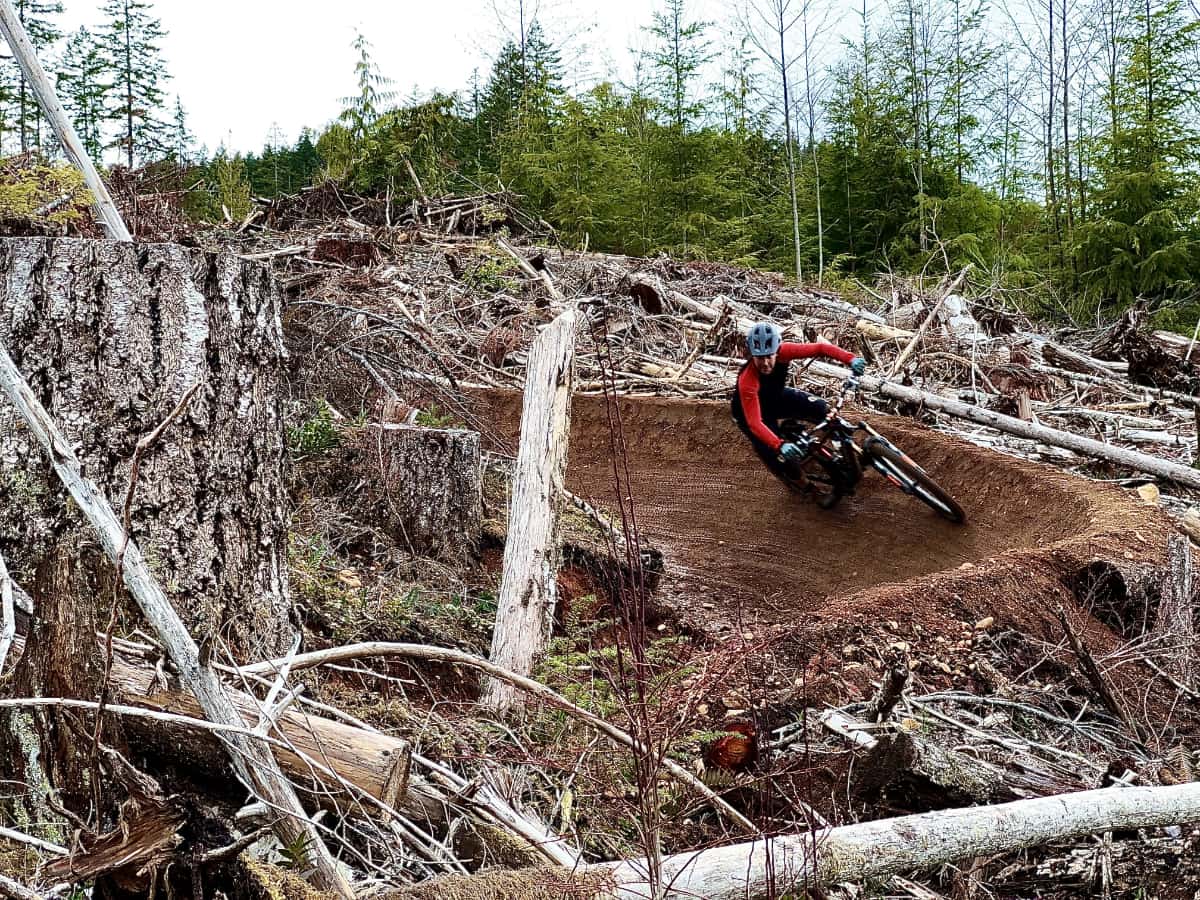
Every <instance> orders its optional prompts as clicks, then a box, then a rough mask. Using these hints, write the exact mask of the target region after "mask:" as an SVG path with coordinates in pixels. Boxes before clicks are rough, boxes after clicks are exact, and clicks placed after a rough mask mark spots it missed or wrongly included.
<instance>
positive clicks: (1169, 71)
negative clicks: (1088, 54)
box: [1077, 0, 1200, 305]
mask: <svg viewBox="0 0 1200 900" xmlns="http://www.w3.org/2000/svg"><path fill="white" fill-rule="evenodd" d="M1125 40H1126V41H1127V43H1128V58H1129V62H1128V65H1127V66H1126V68H1125V71H1124V73H1123V77H1122V80H1121V84H1120V87H1119V94H1118V109H1117V115H1116V117H1115V118H1116V121H1117V123H1118V124H1117V130H1116V131H1115V132H1114V133H1113V134H1111V135H1110V139H1109V143H1110V148H1111V149H1110V152H1109V154H1108V156H1109V162H1108V163H1107V164H1105V165H1103V166H1102V186H1101V188H1100V190H1099V192H1098V193H1097V194H1096V196H1095V199H1094V201H1093V202H1094V206H1095V207H1096V217H1095V219H1094V220H1092V221H1091V222H1088V223H1087V224H1085V225H1084V226H1083V227H1082V228H1081V229H1080V236H1079V246H1078V251H1077V257H1078V259H1079V262H1080V270H1081V271H1080V275H1081V278H1082V281H1083V284H1084V287H1085V289H1086V291H1087V292H1088V294H1089V295H1090V296H1091V297H1093V298H1097V299H1100V300H1104V301H1108V302H1110V303H1115V304H1118V305H1124V304H1127V303H1129V302H1130V301H1132V300H1133V299H1135V298H1136V297H1138V296H1142V297H1146V298H1148V299H1150V300H1152V301H1154V302H1155V303H1156V304H1161V303H1163V302H1164V301H1167V300H1170V299H1172V298H1173V297H1175V296H1177V295H1179V294H1181V293H1192V294H1194V292H1195V281H1196V279H1197V277H1198V276H1200V258H1198V256H1197V250H1198V249H1200V244H1198V242H1197V238H1198V235H1197V221H1198V218H1200V198H1198V196H1197V190H1198V187H1200V184H1198V180H1197V175H1196V171H1197V166H1198V165H1200V131H1198V130H1197V125H1196V120H1195V118H1194V115H1193V113H1194V104H1195V100H1196V91H1195V86H1194V83H1193V80H1192V69H1191V67H1192V65H1194V60H1195V57H1196V52H1197V50H1198V49H1200V22H1197V21H1196V20H1194V19H1191V18H1190V17H1189V16H1187V15H1186V13H1185V11H1184V9H1183V4H1182V3H1181V2H1180V0H1142V2H1141V4H1140V8H1139V9H1138V10H1137V11H1136V13H1135V15H1134V27H1133V28H1132V29H1131V30H1130V33H1129V34H1128V36H1127V37H1126V38H1125Z"/></svg>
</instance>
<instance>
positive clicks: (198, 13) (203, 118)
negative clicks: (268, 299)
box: [62, 0, 733, 151]
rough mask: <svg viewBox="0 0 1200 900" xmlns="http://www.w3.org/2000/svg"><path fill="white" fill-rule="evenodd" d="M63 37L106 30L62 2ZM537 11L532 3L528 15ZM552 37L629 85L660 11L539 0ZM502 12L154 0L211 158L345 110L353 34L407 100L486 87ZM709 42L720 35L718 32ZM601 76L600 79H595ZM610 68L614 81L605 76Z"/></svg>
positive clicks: (456, 0) (448, 6)
mask: <svg viewBox="0 0 1200 900" xmlns="http://www.w3.org/2000/svg"><path fill="white" fill-rule="evenodd" d="M64 4H65V6H66V14H65V15H64V17H63V19H62V23H63V25H64V26H65V27H66V28H68V29H71V30H73V29H75V28H77V27H78V26H79V25H88V26H89V27H92V26H94V25H97V24H98V23H99V22H100V20H101V16H100V12H99V10H100V6H101V2H100V0H64ZM533 5H536V4H535V3H532V2H531V0H526V8H527V9H528V8H529V7H530V6H533ZM541 5H542V7H543V8H542V10H541V11H540V14H541V16H542V17H543V18H544V19H545V20H547V23H548V30H549V32H550V35H551V37H552V38H554V37H556V36H560V37H561V36H562V35H564V34H570V35H571V36H572V37H571V41H572V44H573V46H574V47H575V48H577V49H576V52H575V53H574V54H568V59H569V58H570V57H571V56H572V55H574V56H578V55H579V54H580V52H582V54H583V58H584V59H586V60H588V63H589V65H590V68H591V71H584V72H575V73H568V77H569V78H572V77H574V75H578V76H581V77H582V78H584V79H585V80H587V79H590V78H594V77H597V76H602V75H605V74H609V73H610V72H611V71H613V70H615V71H616V74H617V75H624V74H626V72H627V70H628V67H629V66H628V64H629V60H630V52H629V48H630V47H632V46H640V45H642V44H644V43H645V35H644V33H643V31H642V27H643V26H645V25H648V24H650V21H651V16H652V11H653V9H654V8H655V4H653V3H649V2H646V0H575V2H568V0H541ZM732 6H733V4H732V2H731V0H693V2H692V3H691V4H690V5H689V14H694V15H695V16H696V17H703V18H705V19H709V20H713V21H723V20H727V19H728V15H729V13H728V10H729V9H731V8H732ZM497 7H499V9H500V10H501V11H506V10H515V8H516V0H433V2H431V0H390V2H389V0H334V2H329V0H324V2H316V0H205V2H196V0H157V2H156V3H155V10H156V12H157V14H158V16H159V17H160V18H161V20H162V24H163V27H164V28H165V29H166V30H167V32H168V37H167V39H166V40H165V41H164V43H163V55H164V58H165V59H166V63H167V69H168V71H169V72H170V73H171V75H172V79H171V81H170V82H169V84H168V86H167V89H168V91H169V92H170V94H171V96H172V100H171V105H172V106H173V105H174V100H173V96H174V94H176V93H177V94H178V95H179V96H180V98H181V99H182V101H183V105H184V109H185V110H186V111H187V114H188V121H189V125H190V127H191V129H192V131H193V132H195V134H196V136H197V141H198V142H199V143H203V144H205V145H207V147H208V148H209V149H210V150H215V149H216V148H217V146H218V145H220V144H222V143H224V144H226V145H228V146H230V147H232V148H233V149H235V150H240V151H250V150H255V151H256V150H259V149H261V148H262V146H263V143H264V141H265V140H266V138H267V135H268V133H269V132H270V130H271V127H272V125H273V124H276V123H277V124H278V127H279V129H280V131H281V132H282V133H283V137H284V138H285V139H286V140H288V141H294V140H295V139H296V138H297V137H298V136H299V133H300V129H301V128H303V127H305V126H311V127H314V128H319V127H321V126H322V125H324V124H326V123H327V122H329V121H330V120H332V119H333V118H334V117H336V115H337V113H338V111H339V110H340V109H341V102H340V101H341V99H342V98H344V97H346V96H347V95H348V94H350V93H351V91H352V89H353V86H354V71H353V70H354V62H355V54H354V51H353V49H352V48H351V46H350V45H351V42H352V41H353V39H354V33H355V30H356V29H359V30H361V31H362V32H363V33H364V34H365V35H366V36H367V38H368V39H369V40H370V41H371V43H372V44H373V46H374V50H373V53H374V56H375V59H376V61H377V62H378V64H379V67H380V69H381V70H382V72H383V74H384V75H386V76H388V77H389V78H391V79H392V80H393V81H394V82H395V84H394V87H395V89H396V90H397V91H399V92H400V94H401V96H407V95H408V94H410V93H411V92H413V91H414V90H417V91H421V92H428V91H430V90H433V89H435V88H436V89H441V90H446V91H452V90H460V89H464V88H466V87H467V86H468V85H469V84H470V82H471V77H472V72H473V71H474V70H475V69H478V70H479V72H480V77H481V78H486V75H487V71H488V68H489V66H490V63H491V58H490V57H491V55H492V54H494V53H495V52H496V49H497V48H498V47H499V46H500V44H501V43H502V41H503V38H502V34H503V32H502V30H501V26H500V24H499V21H498V16H497ZM713 37H714V38H716V37H718V32H714V34H713ZM597 70H599V71H597ZM605 70H609V71H607V72H606V71H605Z"/></svg>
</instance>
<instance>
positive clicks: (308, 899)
mask: <svg viewBox="0 0 1200 900" xmlns="http://www.w3.org/2000/svg"><path fill="white" fill-rule="evenodd" d="M238 865H239V867H240V869H241V872H240V873H239V874H240V876H241V877H240V879H239V880H240V882H241V888H242V891H243V893H242V897H244V898H246V900H325V898H326V896H327V895H325V894H322V893H318V892H317V891H314V890H313V889H312V888H311V887H310V886H309V885H308V884H307V883H306V882H305V881H304V879H302V878H300V877H299V876H298V875H294V874H292V873H291V872H288V871H287V870H285V869H281V868H279V867H278V866H272V865H270V864H269V863H265V862H262V861H261V860H258V859H254V858H253V857H252V856H249V855H248V854H245V853H243V854H242V855H241V857H240V858H239V860H238Z"/></svg>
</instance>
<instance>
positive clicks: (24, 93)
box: [13, 0, 63, 153]
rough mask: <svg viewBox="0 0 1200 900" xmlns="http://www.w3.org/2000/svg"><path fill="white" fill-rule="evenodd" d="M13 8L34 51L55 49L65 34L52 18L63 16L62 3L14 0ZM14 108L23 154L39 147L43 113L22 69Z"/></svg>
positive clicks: (55, 1) (52, 0) (42, 0)
mask: <svg viewBox="0 0 1200 900" xmlns="http://www.w3.org/2000/svg"><path fill="white" fill-rule="evenodd" d="M13 6H14V8H15V10H16V13H17V18H19V19H20V20H21V23H22V24H23V25H24V27H25V34H26V35H27V36H28V37H29V43H31V44H33V48H34V50H38V51H42V50H45V49H46V48H48V47H52V46H53V45H54V44H55V42H57V41H58V39H59V38H61V37H62V32H61V31H60V30H59V29H58V27H57V26H56V25H55V24H54V22H53V20H52V18H51V17H52V16H57V15H61V14H62V11H63V6H62V3H60V2H59V0H14V2H13ZM40 55H41V54H40V53H39V56H40ZM14 107H15V112H16V118H15V121H14V126H15V127H16V129H17V132H18V134H19V135H20V139H21V152H22V153H24V152H25V151H26V150H29V149H30V148H31V147H40V146H41V132H42V128H41V126H42V111H41V107H39V106H38V102H37V98H36V97H35V96H34V94H33V89H32V88H31V87H30V86H29V84H28V83H27V82H26V81H25V73H24V72H22V71H20V67H18V71H17V85H16V97H15V101H14Z"/></svg>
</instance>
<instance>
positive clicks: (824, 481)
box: [774, 430, 862, 509]
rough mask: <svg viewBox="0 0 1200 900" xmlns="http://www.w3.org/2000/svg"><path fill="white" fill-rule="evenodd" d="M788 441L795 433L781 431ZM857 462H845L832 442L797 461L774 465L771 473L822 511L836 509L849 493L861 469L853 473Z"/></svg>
mask: <svg viewBox="0 0 1200 900" xmlns="http://www.w3.org/2000/svg"><path fill="white" fill-rule="evenodd" d="M785 435H786V436H787V437H788V438H789V439H792V438H794V437H795V433H792V432H789V431H787V430H785ZM857 462H858V460H857V459H852V460H847V459H846V458H845V456H844V455H843V453H842V451H841V450H840V449H839V448H838V447H837V446H836V445H835V444H834V443H832V442H826V443H822V444H820V445H819V446H816V447H813V448H812V450H811V451H810V452H809V454H808V455H807V456H805V457H804V459H801V460H799V461H797V462H785V463H781V464H778V465H777V466H776V467H774V469H775V474H776V475H777V476H778V477H779V479H780V480H781V481H782V482H783V483H784V484H786V485H787V486H788V487H789V488H791V489H792V490H793V491H795V492H796V493H798V494H803V495H805V496H807V497H809V498H811V499H812V500H813V501H814V502H815V503H816V504H817V506H819V507H821V508H822V509H832V508H833V507H835V506H837V504H838V503H839V502H840V501H841V499H842V497H844V496H846V494H849V493H852V492H853V490H854V485H855V483H856V482H857V481H858V478H860V477H862V472H861V470H856V468H855V466H856V464H857Z"/></svg>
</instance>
